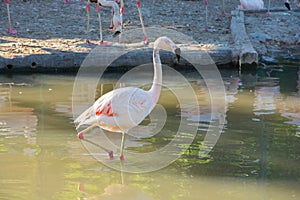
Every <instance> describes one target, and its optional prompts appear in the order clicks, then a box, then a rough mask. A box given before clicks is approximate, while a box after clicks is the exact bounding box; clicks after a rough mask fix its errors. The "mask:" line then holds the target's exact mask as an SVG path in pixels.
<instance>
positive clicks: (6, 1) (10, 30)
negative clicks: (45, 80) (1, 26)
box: [5, 0, 17, 34]
mask: <svg viewBox="0 0 300 200" xmlns="http://www.w3.org/2000/svg"><path fill="white" fill-rule="evenodd" d="M5 3H6V8H7V19H8V32H9V33H11V34H16V33H17V31H16V30H13V29H11V22H10V11H9V0H5Z"/></svg>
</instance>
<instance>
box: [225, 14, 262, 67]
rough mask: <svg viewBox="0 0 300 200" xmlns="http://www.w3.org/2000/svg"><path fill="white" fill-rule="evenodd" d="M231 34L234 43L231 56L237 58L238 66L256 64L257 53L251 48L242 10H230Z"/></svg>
mask: <svg viewBox="0 0 300 200" xmlns="http://www.w3.org/2000/svg"><path fill="white" fill-rule="evenodd" d="M231 16H232V18H231V26H230V29H231V34H232V38H233V41H234V44H235V50H234V55H233V57H237V58H238V63H239V66H240V67H242V66H243V65H257V64H258V53H257V52H256V51H255V49H254V48H253V46H252V44H251V41H250V39H249V37H248V35H247V33H246V28H245V24H244V11H242V10H234V11H232V12H231Z"/></svg>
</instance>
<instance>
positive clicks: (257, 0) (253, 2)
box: [240, 0, 264, 10]
mask: <svg viewBox="0 0 300 200" xmlns="http://www.w3.org/2000/svg"><path fill="white" fill-rule="evenodd" d="M240 3H241V8H242V9H249V10H258V9H263V8H264V2H263V0H240Z"/></svg>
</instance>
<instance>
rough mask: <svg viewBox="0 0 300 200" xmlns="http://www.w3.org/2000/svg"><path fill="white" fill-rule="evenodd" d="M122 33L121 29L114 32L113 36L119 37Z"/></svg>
mask: <svg viewBox="0 0 300 200" xmlns="http://www.w3.org/2000/svg"><path fill="white" fill-rule="evenodd" d="M120 34H121V31H116V32H115V33H114V34H113V37H117V36H118V35H120Z"/></svg>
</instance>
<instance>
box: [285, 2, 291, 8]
mask: <svg viewBox="0 0 300 200" xmlns="http://www.w3.org/2000/svg"><path fill="white" fill-rule="evenodd" d="M284 5H285V7H287V9H289V10H291V7H290V4H289V3H288V2H285V3H284Z"/></svg>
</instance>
